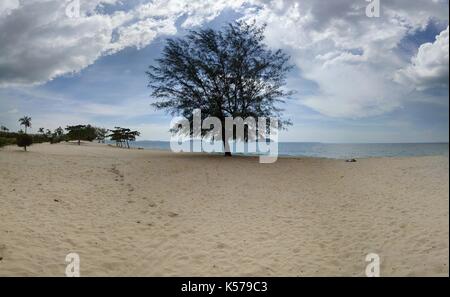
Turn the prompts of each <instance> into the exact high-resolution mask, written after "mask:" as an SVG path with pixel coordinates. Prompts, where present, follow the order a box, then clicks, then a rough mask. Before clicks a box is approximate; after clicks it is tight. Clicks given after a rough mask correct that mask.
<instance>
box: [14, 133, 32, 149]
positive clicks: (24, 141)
mask: <svg viewBox="0 0 450 297" xmlns="http://www.w3.org/2000/svg"><path fill="white" fill-rule="evenodd" d="M16 143H17V146H19V147H23V149H24V150H25V151H26V150H27V146H30V145H32V144H33V137H32V136H31V135H28V134H25V133H20V134H18V135H17V138H16Z"/></svg>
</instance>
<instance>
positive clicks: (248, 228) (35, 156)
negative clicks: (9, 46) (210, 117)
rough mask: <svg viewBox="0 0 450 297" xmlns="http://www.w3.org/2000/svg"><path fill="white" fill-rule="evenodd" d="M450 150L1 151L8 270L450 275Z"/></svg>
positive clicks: (0, 241)
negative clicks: (368, 270) (76, 259)
mask: <svg viewBox="0 0 450 297" xmlns="http://www.w3.org/2000/svg"><path fill="white" fill-rule="evenodd" d="M448 165H449V160H448V157H445V156H442V157H417V158H373V159H362V160H358V162H357V163H346V162H344V161H342V160H328V159H316V158H284V159H279V160H278V162H276V163H274V164H259V163H258V159H256V158H245V157H233V158H224V157H222V156H213V155H194V154H189V155H188V154H172V153H170V152H157V151H144V150H124V149H117V148H113V147H108V146H105V145H94V144H84V145H82V146H77V145H74V144H66V143H64V144H57V145H50V144H40V145H33V146H32V147H31V148H30V150H29V152H27V153H24V152H23V151H20V150H19V148H17V147H13V146H11V147H6V148H3V149H0V182H1V183H0V259H1V260H0V275H1V276H38V275H39V276H42V275H45V276H64V273H65V268H66V263H65V257H66V255H67V254H68V253H70V252H76V253H78V254H79V255H80V258H81V275H82V276H100V275H106V276H175V275H177V276H192V275H198V276H334V275H338V276H364V275H365V267H366V265H367V262H365V256H366V255H367V254H368V253H377V254H379V256H380V257H381V275H382V276H403V275H412V276H431V275H437V276H448V274H449V269H448V263H449V259H448V255H449V176H448Z"/></svg>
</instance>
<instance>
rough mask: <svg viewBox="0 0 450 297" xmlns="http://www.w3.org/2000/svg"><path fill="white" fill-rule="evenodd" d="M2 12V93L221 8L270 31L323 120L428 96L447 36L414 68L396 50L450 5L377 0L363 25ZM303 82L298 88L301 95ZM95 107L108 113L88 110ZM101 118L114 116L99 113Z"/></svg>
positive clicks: (206, 4) (48, 4)
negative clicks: (312, 87)
mask: <svg viewBox="0 0 450 297" xmlns="http://www.w3.org/2000/svg"><path fill="white" fill-rule="evenodd" d="M1 3H2V4H0V87H7V86H14V85H32V84H40V83H45V82H47V81H49V80H51V79H53V78H55V77H58V76H60V75H64V74H68V73H73V72H78V71H80V70H82V69H84V68H86V67H87V66H89V65H91V64H93V63H94V62H95V61H96V60H97V59H98V58H99V57H101V56H103V55H107V54H113V53H117V52H119V51H121V50H123V49H124V48H126V47H130V46H135V47H137V48H142V47H145V46H146V45H148V44H150V43H151V42H152V41H153V40H154V39H155V38H156V37H157V36H160V35H162V34H164V35H173V34H175V33H176V32H177V28H176V26H175V24H176V22H177V21H179V20H180V19H181V17H186V19H184V21H183V22H182V23H181V26H182V27H185V28H190V27H192V26H197V25H201V24H203V23H205V22H207V21H210V20H212V19H214V18H215V17H217V16H218V15H219V14H220V12H222V11H224V10H225V9H235V10H239V11H240V12H242V13H243V14H244V15H245V17H244V18H246V19H256V20H257V21H258V22H260V23H263V22H264V23H267V31H266V40H267V43H268V44H269V45H270V46H272V47H274V48H282V49H284V50H286V51H288V52H289V53H290V54H291V55H292V58H293V60H292V61H293V62H294V63H295V64H296V65H297V66H298V68H299V69H300V70H301V75H302V78H303V79H307V80H310V81H313V82H314V83H315V84H316V85H317V86H318V91H317V93H314V94H311V95H308V96H305V97H300V98H299V101H300V102H301V103H302V104H304V105H306V106H308V107H309V108H312V109H314V110H316V111H318V112H320V113H322V114H324V115H327V116H333V117H347V118H358V117H367V116H374V115H380V114H383V113H386V112H390V111H393V110H395V109H396V108H399V107H401V106H402V105H404V104H405V100H407V98H409V97H411V96H407V94H409V92H410V91H411V90H410V89H409V88H408V87H405V86H404V85H402V84H399V82H402V83H405V82H408V83H410V82H413V83H414V84H415V85H416V87H417V89H424V88H426V87H428V86H431V85H433V84H436V83H440V82H441V81H440V80H441V79H444V78H448V29H447V31H446V32H447V33H445V31H444V32H443V33H441V35H440V37H439V38H438V39H437V40H436V41H435V42H434V43H429V44H424V45H422V46H421V47H420V48H419V49H418V53H417V55H416V56H415V57H414V58H413V59H412V61H411V63H409V59H405V57H403V56H402V55H401V53H399V51H398V50H397V49H398V45H399V43H400V42H401V40H402V39H403V38H404V37H406V36H407V35H408V34H411V33H413V32H415V31H416V30H421V29H424V28H425V27H426V26H427V24H428V23H429V22H430V20H438V21H441V22H444V23H448V15H447V12H448V1H446V0H433V1H429V0H417V1H409V0H392V1H381V6H382V9H381V17H380V18H368V17H366V15H365V7H366V5H367V4H368V3H367V2H366V1H364V0H334V1H317V0H302V1H299V0H284V1H283V0H273V1H268V0H247V1H245V0H233V1H227V0H167V1H165V0H155V1H150V2H146V3H143V4H139V5H138V6H136V7H132V8H130V9H128V10H125V11H116V12H111V13H109V14H101V13H99V12H98V11H99V10H98V9H97V8H98V7H99V6H100V5H102V4H106V3H109V4H117V3H119V1H117V0H94V1H81V3H82V7H81V16H80V17H79V18H68V17H67V16H66V15H65V8H66V4H67V2H66V1H61V0H28V1H20V6H18V3H19V2H18V1H14V0H7V1H6V0H2V2H1ZM100 11H101V10H100ZM444 44H446V47H445V45H444ZM399 69H401V70H400V71H399ZM445 75H446V76H445ZM291 80H292V79H291ZM302 82H303V80H301V79H299V80H298V84H297V86H296V87H298V88H302ZM447 87H448V85H447ZM100 107H101V108H103V107H105V106H92V110H97V111H99V110H100V109H101V108H100ZM104 112H105V113H110V112H117V111H116V110H114V109H112V108H108V107H105V111H104Z"/></svg>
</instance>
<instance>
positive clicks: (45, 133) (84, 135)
mask: <svg viewBox="0 0 450 297" xmlns="http://www.w3.org/2000/svg"><path fill="white" fill-rule="evenodd" d="M19 123H20V125H21V126H23V129H20V130H19V131H18V132H11V131H10V130H9V129H8V128H7V127H6V126H3V125H2V126H0V147H2V146H5V145H12V144H17V145H18V146H19V147H23V148H24V150H25V151H26V150H27V147H28V146H30V145H32V144H33V143H43V142H50V143H51V144H53V143H59V142H61V141H66V142H68V141H76V142H77V144H78V145H81V141H90V142H92V141H94V140H96V141H98V142H99V143H105V142H106V140H107V138H110V139H111V140H112V141H114V142H115V143H116V146H118V147H127V148H130V142H131V141H135V140H136V137H137V136H139V135H140V133H139V132H138V131H132V130H131V129H128V128H121V127H115V128H114V129H113V130H108V129H106V128H100V127H95V126H92V125H73V126H67V127H66V128H65V129H63V128H62V127H58V128H57V129H55V130H53V131H52V130H50V129H45V128H44V127H40V128H38V129H37V131H38V133H36V134H28V133H27V132H28V128H30V127H31V117H28V116H24V117H22V118H20V119H19ZM65 131H66V132H67V133H65ZM109 132H111V133H110V134H108V133H109Z"/></svg>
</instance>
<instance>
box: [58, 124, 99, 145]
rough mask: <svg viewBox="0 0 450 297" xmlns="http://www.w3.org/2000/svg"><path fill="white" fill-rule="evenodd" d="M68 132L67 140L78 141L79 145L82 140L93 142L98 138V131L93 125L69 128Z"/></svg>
mask: <svg viewBox="0 0 450 297" xmlns="http://www.w3.org/2000/svg"><path fill="white" fill-rule="evenodd" d="M66 130H67V131H68V132H67V138H66V140H77V141H78V144H80V143H81V140H87V141H93V140H94V139H96V138H97V129H96V128H95V127H93V126H91V125H76V126H67V127H66Z"/></svg>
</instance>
